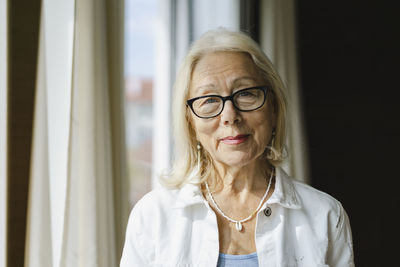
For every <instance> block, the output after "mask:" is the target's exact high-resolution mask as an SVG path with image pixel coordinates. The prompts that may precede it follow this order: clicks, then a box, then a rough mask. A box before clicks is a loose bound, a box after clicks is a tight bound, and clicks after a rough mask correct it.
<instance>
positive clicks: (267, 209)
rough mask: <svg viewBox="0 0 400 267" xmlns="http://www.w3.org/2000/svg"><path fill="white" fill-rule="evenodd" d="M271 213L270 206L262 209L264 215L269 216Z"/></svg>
mask: <svg viewBox="0 0 400 267" xmlns="http://www.w3.org/2000/svg"><path fill="white" fill-rule="evenodd" d="M271 214H272V210H271V208H270V207H267V208H266V209H265V210H264V215H265V216H267V217H269V216H271Z"/></svg>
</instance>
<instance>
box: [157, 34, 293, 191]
mask: <svg viewBox="0 0 400 267" xmlns="http://www.w3.org/2000/svg"><path fill="white" fill-rule="evenodd" d="M221 51H222V52H223V51H229V52H242V53H246V54H248V55H249V56H250V57H251V58H252V60H253V62H254V64H255V65H256V66H257V68H258V69H259V70H260V72H261V73H262V74H263V75H265V79H266V81H267V82H268V86H269V87H270V89H271V90H272V95H273V104H274V107H275V112H276V128H275V138H274V142H273V143H272V144H271V147H269V149H270V153H269V155H270V156H269V157H268V158H266V160H268V161H269V163H270V164H271V165H273V166H278V165H280V164H281V163H282V161H283V160H284V158H285V156H286V150H285V138H286V97H285V93H284V90H285V89H284V85H283V82H282V80H281V78H280V77H279V75H278V73H277V71H276V70H275V69H274V67H273V65H272V63H271V62H270V60H269V59H268V57H267V56H266V55H265V54H264V52H263V51H262V50H261V48H260V47H259V45H258V44H257V43H256V42H255V41H254V40H252V39H251V38H250V37H249V36H247V35H246V34H244V33H241V32H233V31H229V30H226V29H224V28H218V29H216V30H211V31H208V32H206V33H204V34H203V35H202V36H201V37H200V38H199V39H198V40H197V41H195V42H194V43H193V44H192V46H191V48H190V50H189V52H188V54H187V55H186V57H185V59H184V61H183V63H182V65H181V66H180V68H179V71H178V73H177V77H176V81H175V85H174V95H173V103H172V107H173V108H172V116H173V131H174V145H175V155H174V162H173V167H172V171H171V173H170V174H169V175H168V176H165V177H163V178H162V179H161V182H162V183H163V184H164V185H165V186H167V187H170V188H180V187H182V186H183V185H185V184H187V183H193V184H201V183H203V182H204V181H207V182H208V183H209V184H210V186H215V185H216V183H217V182H218V181H217V179H210V177H217V176H216V173H215V168H214V166H213V160H212V158H211V157H210V155H209V154H208V153H207V151H205V150H204V149H202V150H201V167H200V169H199V168H198V164H197V160H198V157H197V140H196V134H195V131H194V129H193V128H192V126H191V124H190V117H189V116H190V109H189V108H187V106H186V100H187V99H188V97H189V88H190V82H191V78H192V77H191V76H192V72H193V69H194V67H195V66H196V64H197V62H198V61H199V60H200V59H201V58H202V57H203V56H204V55H206V54H209V53H213V52H221Z"/></svg>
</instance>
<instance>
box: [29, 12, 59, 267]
mask: <svg viewBox="0 0 400 267" xmlns="http://www.w3.org/2000/svg"><path fill="white" fill-rule="evenodd" d="M41 24H42V25H43V17H42V19H41ZM38 65H39V66H40V67H39V68H38V74H37V81H36V96H35V112H34V119H33V137H32V154H31V159H32V160H31V172H30V176H31V179H30V187H29V198H28V216H27V231H26V241H25V247H26V248H25V265H26V266H41V267H51V266H53V247H52V231H51V229H52V227H51V212H50V211H51V207H50V174H49V168H48V163H49V155H48V124H47V118H48V114H47V88H46V72H45V70H46V59H45V42H44V32H43V31H41V32H40V37H39V60H38Z"/></svg>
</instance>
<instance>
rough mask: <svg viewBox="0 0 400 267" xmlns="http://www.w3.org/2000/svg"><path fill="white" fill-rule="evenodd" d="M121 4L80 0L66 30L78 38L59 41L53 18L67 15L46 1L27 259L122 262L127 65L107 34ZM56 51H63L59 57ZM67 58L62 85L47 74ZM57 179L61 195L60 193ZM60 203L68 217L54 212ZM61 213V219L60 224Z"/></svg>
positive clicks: (85, 265)
mask: <svg viewBox="0 0 400 267" xmlns="http://www.w3.org/2000/svg"><path fill="white" fill-rule="evenodd" d="M119 3H121V1H112V0H75V1H74V10H75V11H74V12H73V13H74V15H73V18H74V19H73V21H72V23H70V22H68V21H67V22H66V23H67V24H68V25H69V30H68V31H65V34H64V37H66V39H68V38H70V39H68V40H71V44H72V45H71V47H69V46H68V45H66V46H65V47H60V46H57V42H51V40H54V39H56V38H55V37H54V35H53V33H52V31H51V27H49V25H51V24H52V23H53V24H54V23H56V20H62V19H65V17H66V16H65V17H62V16H59V17H58V18H57V16H54V14H53V15H51V14H52V11H51V10H53V9H52V8H54V2H51V1H44V2H43V8H44V9H46V8H47V9H48V10H47V11H48V12H47V13H46V12H43V14H45V15H43V16H44V17H42V25H41V38H40V49H39V50H40V51H39V63H38V64H39V71H38V74H37V92H36V103H35V121H34V137H33V148H32V149H33V151H32V162H31V177H30V195H29V209H28V214H29V217H28V218H29V219H28V224H27V228H28V229H27V230H28V231H27V242H26V260H25V266H40V267H42V266H44V267H46V266H66V267H69V266H74V267H75V266H82V267H90V266H107V267H109V266H111V267H112V266H117V265H118V262H119V257H120V250H121V249H122V244H123V234H122V232H123V229H124V227H123V225H125V224H126V220H127V216H128V213H129V208H128V206H127V205H125V206H124V205H122V204H123V203H128V198H127V193H126V191H125V190H126V186H125V185H126V183H127V181H126V177H125V175H126V173H125V171H124V170H121V168H124V166H125V164H124V163H121V162H124V161H125V153H124V152H125V149H124V140H121V138H123V116H122V108H121V105H122V101H123V100H122V88H121V86H122V81H121V80H120V77H121V76H122V74H119V73H115V69H116V70H118V71H121V70H122V66H118V65H119V64H121V63H122V62H121V60H122V59H121V58H120V57H118V55H122V54H120V52H119V51H115V50H117V49H119V48H120V47H121V40H120V39H110V38H109V37H110V36H115V35H113V34H110V31H112V29H115V28H116V27H117V25H118V26H121V25H119V24H118V23H120V22H121V21H119V22H118V23H116V22H115V21H114V22H113V23H114V24H113V25H110V23H111V22H110V21H111V20H113V19H116V16H115V14H112V13H110V10H108V9H107V8H109V7H113V6H114V7H115V6H119V7H120V5H119ZM119 11H120V9H118V10H117V11H116V12H119ZM49 14H50V15H49ZM44 18H46V19H44ZM46 27H48V28H47V29H46ZM49 29H50V30H49ZM60 30H61V29H60ZM58 37H59V36H58ZM61 37H63V36H61ZM49 40H50V41H49ZM111 43H112V44H111ZM54 51H57V53H63V56H64V57H60V58H54V55H55V54H54ZM52 52H53V53H52ZM57 53H56V54H57ZM112 55H113V56H115V55H117V57H118V59H117V60H116V59H114V58H113V57H112ZM48 57H52V58H50V59H52V60H48V59H49V58H48ZM57 59H58V60H59V62H57ZM64 61H66V62H64ZM62 65H63V66H64V67H65V66H69V68H70V69H69V70H68V71H67V72H68V73H70V74H71V75H68V74H67V76H66V77H67V79H66V80H63V79H61V78H59V77H58V79H56V80H53V81H55V82H56V83H57V82H59V83H63V85H64V89H63V88H61V87H62V86H61V87H60V88H61V89H60V88H56V87H57V84H54V83H52V80H51V78H54V77H49V76H54V75H53V74H52V73H53V72H52V71H54V70H57V69H58V70H59V71H61V72H63V71H62V70H65V69H63V66H62ZM112 66H114V67H115V68H114V69H112ZM63 77H65V75H64V76H63ZM65 85H67V86H70V88H69V90H70V91H69V92H70V98H69V99H62V98H60V97H57V94H59V93H60V91H57V90H65ZM64 93H65V92H64ZM49 95H53V97H49ZM66 101H67V102H68V103H70V105H69V106H68V110H67V111H68V113H69V114H70V116H69V117H68V119H67V120H68V121H66V122H64V123H66V124H67V125H68V127H67V128H66V129H60V130H61V131H62V134H66V135H67V139H68V140H67V148H66V149H64V150H63V149H60V150H59V151H58V150H57V148H58V145H59V144H57V143H54V142H52V141H51V140H57V139H55V138H54V135H55V134H57V132H56V131H52V130H51V127H50V126H49V125H57V124H55V123H54V121H57V120H65V119H64V118H63V116H61V114H58V110H57V109H56V107H57V106H59V105H61V104H62V103H65V102H66ZM64 110H65V109H64ZM65 131H66V132H65ZM54 151H55V152H54ZM52 153H65V157H59V158H65V160H64V161H63V162H61V165H62V166H66V167H65V168H63V167H61V168H60V166H55V165H57V164H58V165H60V163H59V162H58V163H57V164H55V161H53V158H52V157H53V156H54V154H52ZM52 155H53V156H52ZM117 160H118V161H117ZM54 168H55V169H56V170H53V169H54ZM57 168H58V169H57ZM60 173H61V174H62V175H60V177H58V176H56V174H60ZM64 176H65V181H63V179H64V178H63V177H64ZM55 186H58V188H57V190H60V191H58V192H60V194H59V196H56V195H55V194H54V190H53V188H54V187H55ZM60 195H61V198H62V199H61V200H62V201H61V203H60V201H59V200H60ZM119 205H121V206H122V207H120V206H119ZM52 207H53V208H52ZM54 207H55V208H56V209H57V208H59V209H58V210H57V212H60V211H61V213H62V214H63V215H64V216H63V217H62V218H55V217H54V216H55V213H54ZM57 220H60V221H61V225H59V224H55V221H57ZM54 225H57V227H58V228H57V229H61V233H59V232H56V231H57V229H55V227H54ZM55 235H57V236H60V238H59V239H57V238H54V236H55Z"/></svg>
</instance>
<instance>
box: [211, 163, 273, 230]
mask: <svg viewBox="0 0 400 267" xmlns="http://www.w3.org/2000/svg"><path fill="white" fill-rule="evenodd" d="M273 175H274V170H272V172H271V177H269V182H268V187H267V190H266V191H265V194H264V196H263V197H262V199H261V201H260V203H259V204H258V207H257V208H256V210H255V211H253V213H251V214H250V215H249V216H248V217H247V218H244V219H242V220H234V219H232V218H230V217H229V216H227V215H226V214H225V213H224V212H223V211H222V210H221V209H220V208H219V206H218V204H217V203H216V202H215V200H214V197H213V195H212V194H211V191H210V188H209V187H208V183H207V182H205V184H206V188H207V192H208V196H209V198H210V199H211V202H212V203H213V205H214V207H215V209H216V210H217V211H218V213H219V214H221V215H222V217H224V218H225V219H227V220H228V221H230V222H233V223H234V224H235V226H236V230H238V231H239V232H240V231H242V229H243V226H242V223H244V222H247V221H248V220H250V219H251V218H253V216H254V215H255V214H256V213H257V212H258V210H259V209H260V208H261V205H262V204H263V202H264V200H265V198H266V197H267V195H268V192H269V188H270V187H271V181H272V177H273Z"/></svg>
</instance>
